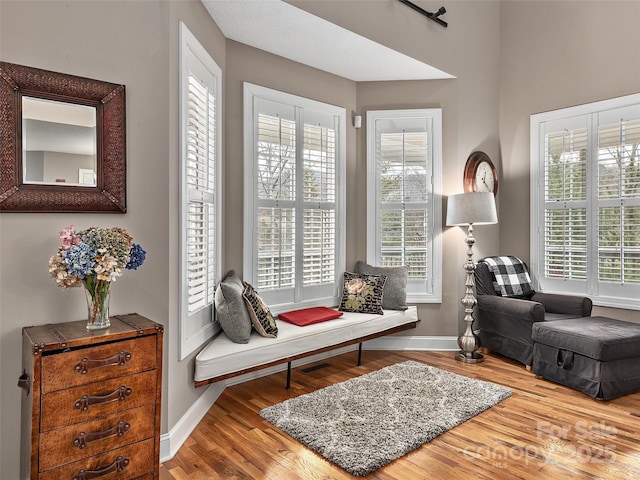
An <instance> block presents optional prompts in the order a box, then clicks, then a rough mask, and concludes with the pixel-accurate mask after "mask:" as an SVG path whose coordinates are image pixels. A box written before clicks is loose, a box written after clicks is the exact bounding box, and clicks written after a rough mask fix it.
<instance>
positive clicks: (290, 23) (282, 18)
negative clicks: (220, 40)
mask: <svg viewBox="0 0 640 480" xmlns="http://www.w3.org/2000/svg"><path fill="white" fill-rule="evenodd" d="M202 3H203V4H204V6H205V7H206V8H207V10H208V11H209V13H210V14H211V17H212V18H213V19H214V21H215V22H216V24H217V25H218V27H220V29H221V30H222V33H223V34H224V35H225V37H226V38H229V39H231V40H235V41H237V42H240V43H244V44H246V45H250V46H252V47H255V48H259V49H261V50H266V51H267V52H271V53H274V54H276V55H280V56H282V57H285V58H288V59H290V60H293V61H296V62H299V63H303V64H305V65H309V66H312V67H315V68H318V69H320V70H324V71H326V72H330V73H333V74H335V75H339V76H341V77H345V78H348V79H351V80H354V81H357V82H365V81H377V80H428V79H442V78H454V77H453V76H452V75H449V74H448V73H446V72H443V71H441V70H438V69H437V68H434V67H432V66H431V65H427V64H426V63H423V62H420V61H418V60H416V59H414V58H411V57H409V56H407V55H404V54H403V53H400V52H397V51H395V50H392V49H390V48H388V47H385V46H384V45H381V44H379V43H376V42H373V41H371V40H369V39H367V38H365V37H363V36H361V35H358V34H356V33H353V32H351V31H349V30H346V29H344V28H342V27H339V26H337V25H335V24H333V23H331V22H328V21H326V20H324V19H322V18H320V17H316V16H315V15H312V14H310V13H308V12H305V11H304V10H301V9H299V8H296V7H294V6H292V5H289V4H288V3H285V2H283V1H281V0H202Z"/></svg>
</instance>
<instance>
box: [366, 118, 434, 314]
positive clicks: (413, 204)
mask: <svg viewBox="0 0 640 480" xmlns="http://www.w3.org/2000/svg"><path fill="white" fill-rule="evenodd" d="M441 132H442V112H441V110H440V109H411V110H380V111H369V112H367V262H368V263H370V264H373V265H377V266H384V267H387V266H388V267H392V266H399V265H406V266H407V267H408V279H407V301H409V302H413V303H436V302H440V301H441V300H442V260H441V259H442V246H441V236H440V233H441V203H440V197H441V192H440V183H441V178H440V176H441V173H440V172H441V156H442V153H441V151H442V150H441V137H442V133H441Z"/></svg>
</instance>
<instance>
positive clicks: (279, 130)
mask: <svg viewBox="0 0 640 480" xmlns="http://www.w3.org/2000/svg"><path fill="white" fill-rule="evenodd" d="M256 105H257V111H258V114H257V166H256V168H257V207H258V208H257V222H258V224H257V229H258V232H257V243H258V245H257V248H258V266H257V282H256V284H257V286H256V288H257V289H258V291H259V292H261V293H264V292H265V291H269V290H280V291H282V290H286V289H289V290H291V289H293V288H294V286H295V268H296V257H295V241H296V230H295V221H296V215H295V214H296V210H295V206H296V171H297V168H296V140H297V138H296V137H297V131H296V118H295V117H296V114H295V109H294V108H293V107H290V106H288V105H283V104H280V103H277V102H272V101H269V100H264V99H257V100H256Z"/></svg>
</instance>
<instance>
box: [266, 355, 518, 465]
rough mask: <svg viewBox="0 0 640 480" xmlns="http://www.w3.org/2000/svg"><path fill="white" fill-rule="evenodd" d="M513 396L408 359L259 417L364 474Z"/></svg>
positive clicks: (470, 379) (492, 386)
mask: <svg viewBox="0 0 640 480" xmlns="http://www.w3.org/2000/svg"><path fill="white" fill-rule="evenodd" d="M510 396H511V390H509V389H507V388H504V387H500V386H498V385H494V384H492V383H489V382H484V381H481V380H475V379H472V378H468V377H464V376H462V375H457V374H455V373H451V372H447V371H444V370H440V369H439V368H435V367H432V366H429V365H426V364H424V363H420V362H414V361H407V362H403V363H399V364H396V365H391V366H389V367H385V368H383V369H381V370H378V371H376V372H372V373H368V374H366V375H362V376H360V377H356V378H352V379H350V380H347V381H345V382H342V383H338V384H336V385H332V386H330V387H326V388H323V389H320V390H317V391H315V392H312V393H308V394H306V395H301V396H299V397H296V398H291V399H289V400H286V401H284V402H282V403H278V404H277V405H273V406H271V407H268V408H265V409H263V410H262V411H261V412H260V416H261V417H262V418H264V419H265V420H267V421H269V422H271V423H272V424H273V425H275V426H276V427H278V428H280V429H281V430H283V431H284V432H286V433H288V434H289V435H291V436H292V437H293V438H295V439H297V440H298V441H300V442H302V443H303V444H304V445H306V446H307V447H309V448H311V449H312V450H315V451H316V452H318V453H319V454H320V455H322V456H323V457H325V458H326V459H328V460H330V461H332V462H333V463H335V464H336V465H339V466H340V467H342V468H343V469H345V470H346V471H347V472H349V473H351V474H353V475H357V476H364V475H367V474H368V473H370V472H372V471H374V470H376V469H378V468H380V467H382V466H384V465H386V464H388V463H389V462H391V461H393V460H395V459H396V458H399V457H401V456H403V455H405V454H406V453H408V452H410V451H412V450H414V449H416V448H418V447H419V446H420V445H422V444H423V443H426V442H428V441H430V440H431V439H433V438H435V437H437V436H438V435H440V434H441V433H444V432H446V431H447V430H449V429H450V428H453V427H455V426H456V425H459V424H461V423H462V422H464V421H466V420H468V419H470V418H471V417H473V416H475V415H477V414H479V413H480V412H483V411H484V410H486V409H488V408H490V407H492V406H493V405H495V404H496V403H498V402H501V401H502V400H504V399H505V398H508V397H510Z"/></svg>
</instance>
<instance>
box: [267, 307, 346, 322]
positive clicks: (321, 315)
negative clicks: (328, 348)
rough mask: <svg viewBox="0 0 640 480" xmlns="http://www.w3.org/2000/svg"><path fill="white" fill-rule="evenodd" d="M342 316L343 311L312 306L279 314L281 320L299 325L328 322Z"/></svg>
mask: <svg viewBox="0 0 640 480" xmlns="http://www.w3.org/2000/svg"><path fill="white" fill-rule="evenodd" d="M341 316H342V312H339V311H337V310H334V309H333V308H328V307H311V308H302V309H300V310H293V311H291V312H285V313H281V314H280V315H278V318H279V319H280V320H284V321H285V322H289V323H293V324H294V325H298V326H299V327H304V326H305V325H311V324H313V323H320V322H326V321H327V320H333V319H334V318H338V317H341Z"/></svg>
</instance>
